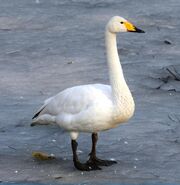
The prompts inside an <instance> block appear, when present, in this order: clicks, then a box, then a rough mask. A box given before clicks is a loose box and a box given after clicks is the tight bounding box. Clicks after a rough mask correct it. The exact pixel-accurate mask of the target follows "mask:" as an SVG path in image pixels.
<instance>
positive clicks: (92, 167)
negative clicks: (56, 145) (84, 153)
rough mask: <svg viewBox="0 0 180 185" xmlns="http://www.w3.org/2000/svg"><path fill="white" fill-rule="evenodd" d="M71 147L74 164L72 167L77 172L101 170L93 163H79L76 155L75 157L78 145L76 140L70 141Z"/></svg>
mask: <svg viewBox="0 0 180 185" xmlns="http://www.w3.org/2000/svg"><path fill="white" fill-rule="evenodd" d="M71 145H72V151H73V162H74V166H75V167H76V168H77V169H78V170H81V171H92V170H100V169H101V168H99V167H98V165H96V164H95V163H90V162H86V163H81V162H80V161H79V159H78V155H77V146H78V143H77V142H76V140H71Z"/></svg>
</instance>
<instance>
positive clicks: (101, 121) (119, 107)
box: [32, 16, 134, 139]
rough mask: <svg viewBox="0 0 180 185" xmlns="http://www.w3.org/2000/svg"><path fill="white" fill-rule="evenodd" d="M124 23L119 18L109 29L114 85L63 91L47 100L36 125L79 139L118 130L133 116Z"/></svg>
mask: <svg viewBox="0 0 180 185" xmlns="http://www.w3.org/2000/svg"><path fill="white" fill-rule="evenodd" d="M122 21H123V22H127V21H126V20H125V19H124V18H122V17H118V16H115V17H113V18H112V19H111V20H110V21H109V23H108V24H107V26H106V32H105V37H106V51H107V62H108V67H109V77H110V86H109V85H103V84H89V85H82V86H75V87H71V88H68V89H65V90H63V91H62V92H60V93H58V94H57V95H55V96H53V97H51V98H49V99H47V100H45V102H44V105H43V106H42V107H41V108H40V109H39V111H38V113H37V114H36V116H35V117H34V118H33V122H32V123H33V124H34V125H35V124H50V123H56V124H58V125H59V126H60V127H63V128H64V129H66V130H67V131H69V132H70V133H71V135H74V134H73V132H75V133H76V135H77V136H78V132H92V133H93V132H99V131H103V130H107V129H111V128H114V127H116V126H118V125H119V124H120V123H122V122H124V121H127V120H128V119H129V118H130V117H131V116H132V115H133V112H134V101H133V98H132V95H131V93H130V91H129V88H128V86H127V84H126V81H125V79H124V75H123V71H122V68H121V64H120V60H119V57H118V52H117V44H116V32H125V31H129V30H128V28H126V25H125V24H124V25H123V24H120V25H117V23H120V22H122ZM128 23H129V22H128ZM129 24H130V23H129ZM77 136H76V137H77ZM73 139H76V138H73Z"/></svg>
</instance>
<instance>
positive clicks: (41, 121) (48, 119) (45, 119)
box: [31, 114, 56, 126]
mask: <svg viewBox="0 0 180 185" xmlns="http://www.w3.org/2000/svg"><path fill="white" fill-rule="evenodd" d="M55 123H56V117H55V116H52V115H49V114H43V115H40V116H38V117H35V118H34V119H33V120H32V123H31V126H36V125H50V124H55Z"/></svg>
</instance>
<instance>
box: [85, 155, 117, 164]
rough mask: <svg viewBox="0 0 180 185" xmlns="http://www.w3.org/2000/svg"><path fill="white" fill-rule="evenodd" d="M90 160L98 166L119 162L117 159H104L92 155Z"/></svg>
mask: <svg viewBox="0 0 180 185" xmlns="http://www.w3.org/2000/svg"><path fill="white" fill-rule="evenodd" d="M90 155H91V154H90ZM88 162H91V163H94V164H96V165H97V166H111V165H113V164H117V162H116V161H111V160H102V159H99V158H97V157H96V156H90V158H89V160H88Z"/></svg>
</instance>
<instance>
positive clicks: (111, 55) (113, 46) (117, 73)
mask: <svg viewBox="0 0 180 185" xmlns="http://www.w3.org/2000/svg"><path fill="white" fill-rule="evenodd" d="M106 52H107V63H108V67H109V78H110V84H111V88H112V93H113V97H114V99H115V101H118V99H119V98H120V96H122V95H123V93H124V92H126V91H129V88H128V86H127V84H126V81H125V79H124V75H123V70H122V66H121V63H120V58H119V55H118V50H117V41H116V34H114V33H111V32H109V31H108V30H106Z"/></svg>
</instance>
